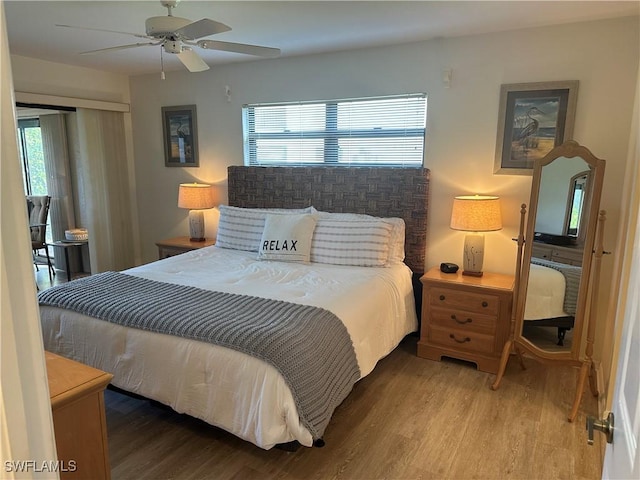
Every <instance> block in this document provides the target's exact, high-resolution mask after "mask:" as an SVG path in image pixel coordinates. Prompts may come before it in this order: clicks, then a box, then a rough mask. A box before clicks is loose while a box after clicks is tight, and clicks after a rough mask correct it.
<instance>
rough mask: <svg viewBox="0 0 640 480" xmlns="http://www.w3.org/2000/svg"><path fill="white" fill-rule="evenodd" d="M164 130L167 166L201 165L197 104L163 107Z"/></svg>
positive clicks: (165, 161)
mask: <svg viewBox="0 0 640 480" xmlns="http://www.w3.org/2000/svg"><path fill="white" fill-rule="evenodd" d="M162 131H163V134H164V165H165V166H166V167H197V166H198V165H199V164H198V125H197V121H196V106H195V105H182V106H177V107H162Z"/></svg>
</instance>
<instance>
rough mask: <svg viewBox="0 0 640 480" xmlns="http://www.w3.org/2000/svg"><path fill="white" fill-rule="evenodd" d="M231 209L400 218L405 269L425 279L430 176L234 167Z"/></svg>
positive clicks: (416, 171)
mask: <svg viewBox="0 0 640 480" xmlns="http://www.w3.org/2000/svg"><path fill="white" fill-rule="evenodd" d="M228 173H229V180H228V182H229V205H232V206H236V207H245V208H303V207H308V206H311V205H312V206H314V207H315V208H316V209H318V210H322V211H325V212H340V213H365V214H368V215H374V216H376V217H400V218H402V219H404V221H405V224H406V240H405V255H406V258H405V263H406V264H407V265H408V266H409V267H410V268H411V270H413V272H414V273H415V274H417V275H421V274H422V273H424V264H425V255H426V245H427V211H428V200H429V195H428V194H429V170H428V169H426V168H385V167H349V168H346V167H244V166H242V167H241V166H231V167H229V169H228Z"/></svg>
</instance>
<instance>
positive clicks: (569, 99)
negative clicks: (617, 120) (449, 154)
mask: <svg viewBox="0 0 640 480" xmlns="http://www.w3.org/2000/svg"><path fill="white" fill-rule="evenodd" d="M577 97H578V81H577V80H570V81H563V82H539V83H514V84H508V85H502V87H501V88H500V109H499V116H498V135H497V140H496V158H495V163H494V170H493V171H494V173H498V174H502V175H531V174H532V172H533V162H534V160H536V159H537V158H542V157H544V156H545V155H546V154H547V153H549V152H550V151H551V150H552V149H553V148H554V147H556V146H558V145H561V144H562V143H564V142H565V141H566V140H571V139H572V136H573V121H574V118H575V113H576V99H577Z"/></svg>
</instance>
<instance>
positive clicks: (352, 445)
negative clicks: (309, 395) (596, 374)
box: [105, 337, 602, 480]
mask: <svg viewBox="0 0 640 480" xmlns="http://www.w3.org/2000/svg"><path fill="white" fill-rule="evenodd" d="M416 340H417V339H416V337H407V339H405V341H404V342H403V343H402V344H401V345H400V346H399V347H398V348H397V349H396V350H395V351H394V352H392V353H391V354H390V355H389V356H388V357H387V358H385V359H383V360H381V362H380V363H379V365H378V367H377V368H376V369H375V370H374V372H373V373H372V374H370V375H369V376H368V377H366V378H364V379H363V380H362V381H360V382H358V383H357V384H356V386H355V389H354V390H353V392H352V393H351V394H350V395H349V397H348V398H347V399H346V400H345V401H344V403H343V404H342V405H340V407H339V408H338V409H337V410H336V412H335V414H334V417H333V419H332V421H331V423H330V424H329V426H328V428H327V430H326V432H325V437H324V438H325V441H326V446H325V447H323V448H301V449H299V450H298V451H297V452H293V453H291V452H284V451H281V450H278V449H272V450H269V451H265V450H262V449H260V448H258V447H256V446H254V445H252V444H250V443H247V442H244V441H242V440H240V439H238V438H236V437H234V436H233V435H231V434H228V433H226V432H224V431H222V430H219V429H216V428H214V427H211V426H209V425H207V424H205V423H204V422H201V421H199V420H196V419H193V418H191V417H188V416H186V415H179V414H177V413H175V412H173V411H171V410H170V409H168V408H166V407H163V406H161V405H158V404H157V403H154V402H150V401H147V400H144V399H138V398H133V397H130V396H127V395H123V394H122V393H118V392H115V391H107V392H106V393H105V398H106V414H107V424H108V436H109V449H110V452H109V453H110V459H111V468H112V478H113V479H114V480H119V479H153V480H159V479H185V480H186V479H254V478H255V479H305V480H306V479H329V478H331V479H382V478H385V479H430V478H442V479H545V480H546V479H556V478H557V479H598V478H600V477H601V470H602V456H601V455H602V443H601V442H602V439H601V437H602V436H601V435H598V436H597V437H596V443H595V445H594V446H588V445H587V441H586V439H587V436H586V431H585V426H584V425H585V416H586V415H587V414H591V415H594V414H595V413H596V408H597V407H596V399H595V398H594V397H592V396H591V394H590V393H588V391H587V392H585V394H584V396H583V402H582V405H581V408H580V411H579V412H578V417H577V418H576V421H575V422H574V423H568V422H567V420H566V416H567V414H568V412H569V409H570V407H571V405H572V402H573V397H574V394H575V384H576V379H577V372H578V370H577V369H572V368H569V367H554V368H550V367H548V366H544V365H542V364H539V363H537V362H536V361H534V360H532V359H525V362H526V365H527V369H526V370H521V369H520V366H519V364H518V362H517V361H515V359H512V360H511V361H510V362H509V365H508V367H507V372H506V374H505V377H504V379H503V381H502V384H501V387H500V389H499V390H498V391H495V392H494V391H492V390H491V389H490V388H489V386H490V385H491V383H492V382H493V380H494V375H491V374H488V373H483V372H478V371H477V370H476V369H475V367H473V366H471V365H470V364H467V363H464V362H457V361H443V362H434V361H431V360H425V359H421V358H418V357H416V355H415V351H416Z"/></svg>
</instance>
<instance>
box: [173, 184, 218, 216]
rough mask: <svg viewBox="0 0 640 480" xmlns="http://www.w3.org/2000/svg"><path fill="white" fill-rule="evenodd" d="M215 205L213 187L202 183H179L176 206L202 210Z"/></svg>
mask: <svg viewBox="0 0 640 480" xmlns="http://www.w3.org/2000/svg"><path fill="white" fill-rule="evenodd" d="M215 206H216V200H215V195H214V191H213V187H212V186H211V185H206V184H204V183H181V184H180V190H179V191H178V207H180V208H188V209H189V210H203V209H207V208H213V207H215Z"/></svg>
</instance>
